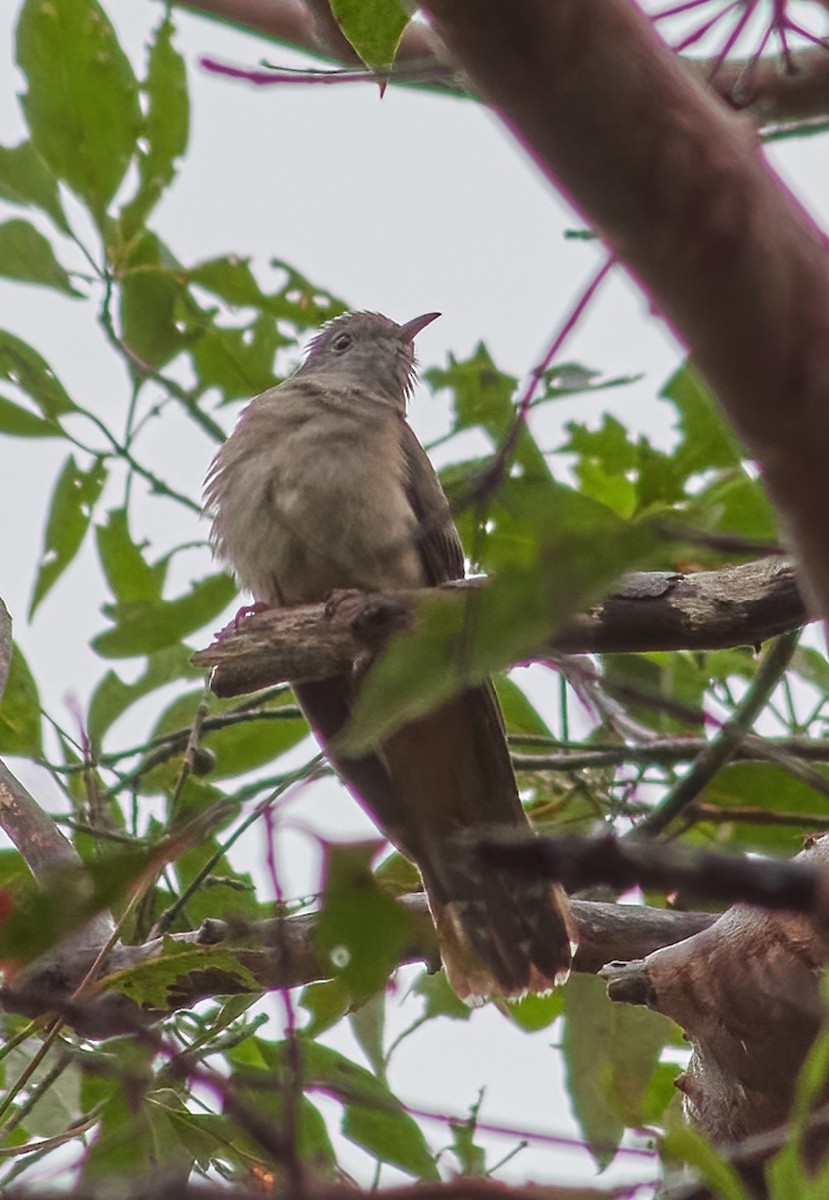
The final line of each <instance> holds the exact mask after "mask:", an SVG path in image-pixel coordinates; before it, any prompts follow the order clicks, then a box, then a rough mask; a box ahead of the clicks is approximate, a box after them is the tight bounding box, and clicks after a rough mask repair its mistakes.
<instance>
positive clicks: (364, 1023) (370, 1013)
mask: <svg viewBox="0 0 829 1200" xmlns="http://www.w3.org/2000/svg"><path fill="white" fill-rule="evenodd" d="M349 1024H350V1025H351V1028H352V1030H353V1033H354V1036H355V1038H356V1039H357V1041H358V1042H359V1044H360V1048H361V1049H362V1051H363V1053H364V1054H365V1056H366V1058H367V1059H368V1061H369V1062H370V1063H371V1069H372V1070H373V1071H374V1074H375V1075H377V1077H378V1078H379V1079H385V1075H386V1057H385V1053H384V1050H383V1034H384V1030H385V1025H386V993H385V992H384V991H379V992H375V994H374V995H373V996H370V997H369V998H368V1000H366V1002H365V1004H361V1005H360V1006H359V1007H358V1008H355V1009H354V1011H353V1012H352V1013H351V1014H350V1015H349Z"/></svg>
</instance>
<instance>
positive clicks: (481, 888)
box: [420, 851, 577, 1000]
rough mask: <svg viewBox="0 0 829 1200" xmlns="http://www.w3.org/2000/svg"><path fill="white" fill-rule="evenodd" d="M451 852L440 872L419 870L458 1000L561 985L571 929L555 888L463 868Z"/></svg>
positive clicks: (572, 944) (459, 855)
mask: <svg viewBox="0 0 829 1200" xmlns="http://www.w3.org/2000/svg"><path fill="white" fill-rule="evenodd" d="M465 857H466V856H465V855H464V854H463V852H462V851H457V852H456V853H454V854H453V855H452V857H451V859H449V858H447V861H446V862H442V863H441V864H440V865H439V868H438V870H436V871H435V870H432V869H430V868H428V867H426V869H424V867H425V864H424V863H423V862H421V863H420V869H421V874H422V876H423V882H424V886H425V888H426V894H427V897H428V899H429V906H430V908H431V910H432V916H433V918H434V922H435V926H436V927H437V931H438V937H439V941H440V952H441V958H442V960H443V965H444V967H445V969H446V975H447V978H448V980H449V982H450V983H451V985H452V987H453V988H454V990H455V991H456V992H457V994H458V995H459V996H460V998H461V999H462V1000H466V999H469V998H474V997H482V998H483V997H488V996H494V995H502V996H505V997H507V999H518V998H519V997H521V996H523V995H525V994H526V993H527V992H538V993H544V992H548V991H550V990H552V988H554V987H557V986H558V985H560V984H562V983H564V982H565V980H566V979H567V976H568V975H569V973H570V965H571V963H572V960H573V954H574V953H575V949H576V940H577V939H576V928H575V923H574V921H573V917H572V914H571V911H570V905H569V904H568V901H567V896H566V894H565V892H564V890H563V889H562V888H561V886H560V885H559V884H555V883H553V884H551V883H549V882H548V881H547V880H543V879H532V878H530V877H528V876H527V875H526V873H524V872H520V873H519V872H517V871H514V870H510V869H508V868H503V867H497V868H494V869H490V868H487V869H486V872H485V874H484V873H483V872H482V871H481V870H480V868H478V869H475V866H477V864H475V866H472V863H470V866H472V869H471V870H467V869H466V868H465V867H464V865H463V864H464V858H465Z"/></svg>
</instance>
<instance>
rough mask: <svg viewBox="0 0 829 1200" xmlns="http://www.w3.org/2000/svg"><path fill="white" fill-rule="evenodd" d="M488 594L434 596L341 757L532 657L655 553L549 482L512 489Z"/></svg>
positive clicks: (637, 528)
mask: <svg viewBox="0 0 829 1200" xmlns="http://www.w3.org/2000/svg"><path fill="white" fill-rule="evenodd" d="M488 520H489V525H490V526H491V527H492V532H489V533H487V535H486V536H487V544H486V546H485V548H484V558H485V561H486V563H487V566H488V569H492V570H494V572H495V577H494V579H491V580H490V581H489V582H488V583H487V585H486V587H485V588H481V589H478V590H476V591H474V592H466V593H463V592H456V593H453V594H449V593H445V594H437V595H434V596H429V597H428V598H427V599H426V600H425V601H424V602H423V603H422V604H421V605H420V606H419V608H418V611H417V614H416V617H415V621H414V626H413V628H412V630H411V631H409V632H406V633H403V634H401V635H399V636H397V637H395V638H394V639H393V640H392V641H391V643H390V645H389V647H388V649H387V650H386V652H385V653H384V654H383V656H382V657H381V659H380V660H379V662H378V663H376V664H375V665H374V666H373V667H372V668H371V670H370V671H369V674H368V676H367V678H366V681H365V683H364V685H363V687H362V689H361V691H360V694H359V696H358V699H357V702H356V704H355V706H354V712H353V716H352V720H351V722H350V724H349V726H348V728H347V729H346V731H345V733H344V734H343V735H342V737H341V738H339V739H338V744H337V749H338V752H340V753H346V754H350V755H353V754H359V753H362V752H364V751H366V750H367V749H369V748H370V747H372V746H376V745H377V744H379V743H380V742H381V741H382V739H383V738H384V737H385V736H387V735H388V734H389V733H390V732H392V730H394V729H395V728H397V727H398V726H400V725H401V724H404V723H405V722H406V721H408V720H411V719H412V718H414V717H417V716H420V715H421V714H423V713H425V712H428V711H431V710H433V709H435V708H437V707H438V705H439V704H440V703H441V702H442V701H444V700H446V699H447V698H448V697H449V696H450V695H452V694H453V693H454V692H457V691H459V690H460V689H461V688H462V687H464V686H466V685H468V684H470V683H477V682H479V681H480V680H482V679H486V678H487V677H488V676H490V675H492V674H494V673H495V672H496V671H499V670H502V669H504V668H506V667H510V666H512V665H513V663H516V662H520V661H522V660H523V659H526V658H527V657H529V656H530V655H531V654H532V652H533V651H535V650H537V649H538V648H539V647H540V646H542V645H543V644H544V643H545V642H546V641H547V640H548V639H549V638H550V637H552V636H553V635H554V634H555V632H556V631H557V630H558V629H560V628H561V627H562V625H563V624H564V622H565V621H566V620H567V618H568V617H570V616H571V614H572V613H573V612H575V611H578V610H579V609H581V608H584V607H586V606H587V605H588V604H589V603H591V602H593V601H594V600H596V599H597V598H598V596H599V595H600V594H601V592H602V590H603V589H605V588H607V587H608V586H610V585H611V584H612V583H613V582H615V580H616V579H618V577H619V576H620V575H621V574H622V572H623V571H624V570H625V569H627V568H628V567H630V566H631V565H633V564H634V563H635V562H638V561H641V559H642V557H643V556H644V555H645V554H646V553H648V552H650V551H651V549H652V548H653V546H654V545H655V539H654V536H653V535H652V533H651V532H650V530H649V529H648V528H647V526H644V525H632V524H627V523H625V522H623V521H622V520H620V519H619V518H618V517H617V516H616V515H615V514H614V513H612V512H611V511H610V510H609V509H607V508H605V507H604V506H603V505H600V504H597V503H595V502H594V501H592V500H589V499H587V498H586V497H584V496H581V495H579V493H578V492H575V491H573V490H572V489H570V488H565V487H562V486H560V485H558V484H553V483H552V482H550V481H549V480H547V479H539V478H531V477H522V478H520V479H510V480H509V481H508V484H507V486H505V487H502V489H500V491H499V493H498V500H497V501H495V500H493V501H492V502H491V504H490V507H489V510H488Z"/></svg>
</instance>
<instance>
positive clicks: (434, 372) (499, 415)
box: [423, 342, 549, 478]
mask: <svg viewBox="0 0 829 1200" xmlns="http://www.w3.org/2000/svg"><path fill="white" fill-rule="evenodd" d="M423 377H424V379H426V380H427V382H428V383H429V386H430V387H431V388H433V389H434V390H436V391H437V390H439V389H442V388H448V389H449V390H450V391H451V392H452V393H453V396H454V409H455V420H454V432H456V433H460V432H462V431H463V430H465V429H472V428H474V427H475V426H478V427H479V428H481V429H483V430H484V431H485V432H486V433H487V434H488V435H489V438H490V439H491V441H492V442H493V444H494V445H498V444H499V443H500V442H501V441H502V439H503V438H504V437H505V436H506V434H507V432H508V431H509V430H510V429H511V428H512V425H513V423H514V422H515V418H516V408H515V403H514V395H515V388H516V384H517V382H518V381H517V380H516V379H515V378H514V377H513V376H512V375H507V374H505V373H504V372H503V371H499V370H498V368H497V367H496V365H495V363H494V362H493V360H492V356H491V355H490V353H489V351H488V350H487V348H486V346H485V345H484V344H483V343H482V342H480V343H479V344H478V346H477V347H476V349H475V351H474V353H473V354H472V355H471V356H470V357H469V358H467V359H456V358H455V357H454V355H451V354H450V355H449V365H448V367H446V368H439V367H433V368H431V369H430V370H428V371H426V372H424V376H423ZM515 461H516V462H517V463H520V465H521V466H522V467H523V468H524V469H525V470H526V471H528V472H530V473H531V474H533V475H535V476H538V477H542V478H545V477H546V478H549V469H548V467H547V463H546V460H545V458H544V455H543V454H542V453H541V451H540V450H539V448H538V446H537V445H536V443H535V440H534V439H533V437H532V435H531V433H530V432H529V429H528V428H527V427H526V426H524V427H523V428H522V430H521V431H520V433H519V436H518V440H517V443H516V448H515Z"/></svg>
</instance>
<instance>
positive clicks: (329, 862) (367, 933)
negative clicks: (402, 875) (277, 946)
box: [315, 842, 412, 997]
mask: <svg viewBox="0 0 829 1200" xmlns="http://www.w3.org/2000/svg"><path fill="white" fill-rule="evenodd" d="M377 850H378V845H377V843H376V842H370V843H365V844H358V845H348V846H331V845H329V846H327V847H326V856H325V869H324V873H325V892H324V896H323V909H322V912H321V914H320V917H319V920H318V922H317V927H316V933H315V941H316V944H317V946H318V947H319V949H320V951H321V953H322V955H323V956H324V958H323V961H326V962H330V963H331V965H332V967H333V970H334V972H335V976H336V978H340V979H342V980H343V981H344V982H345V983H346V984H347V986H348V987H349V988H350V989H351V991H352V992H353V994H354V995H355V996H357V997H362V996H369V995H371V994H372V993H373V992H375V991H377V990H378V989H379V988H381V987H384V986H385V984H386V981H387V980H388V977H389V975H390V974H391V972H392V971H393V970H394V969H395V967H396V966H397V964H398V961H399V956H400V952H401V950H402V949H403V947H404V946H405V945H406V944H407V943H408V942H410V941H411V938H412V921H411V917H410V915H409V913H408V912H407V911H406V910H405V909H404V908H402V907H401V906H400V905H399V904H397V903H396V902H395V901H394V900H393V899H392V897H391V896H389V895H388V893H386V892H384V891H382V889H381V888H379V887H378V886H377V881H376V880H375V878H374V875H373V874H372V872H371V870H370V864H371V860H372V858H373V857H374V856H375V854H376V853H377Z"/></svg>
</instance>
